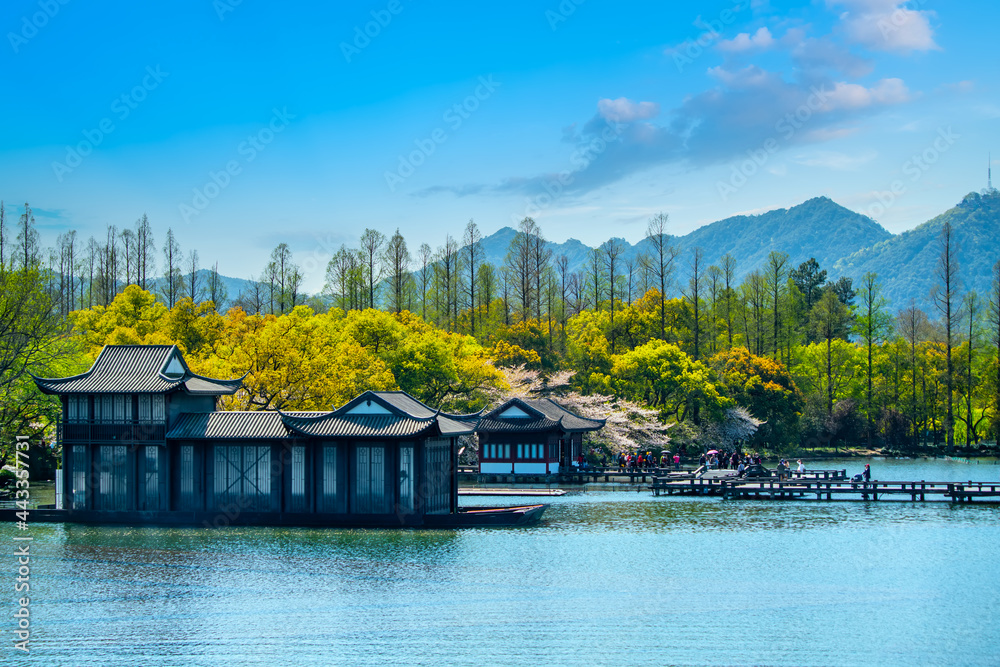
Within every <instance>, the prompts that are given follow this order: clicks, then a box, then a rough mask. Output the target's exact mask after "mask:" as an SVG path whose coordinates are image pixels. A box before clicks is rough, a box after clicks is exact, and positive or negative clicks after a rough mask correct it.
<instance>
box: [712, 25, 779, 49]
mask: <svg viewBox="0 0 1000 667" xmlns="http://www.w3.org/2000/svg"><path fill="white" fill-rule="evenodd" d="M774 45H775V41H774V36H773V35H771V31H770V30H768V29H767V28H759V29H758V30H757V32H755V33H754V34H753V35H751V34H750V33H748V32H741V33H740V34H738V35H736V37H734V38H732V39H724V40H722V41H721V42H719V50H720V51H725V52H727V53H744V52H747V51H766V50H767V49H769V48H771V47H773V46H774Z"/></svg>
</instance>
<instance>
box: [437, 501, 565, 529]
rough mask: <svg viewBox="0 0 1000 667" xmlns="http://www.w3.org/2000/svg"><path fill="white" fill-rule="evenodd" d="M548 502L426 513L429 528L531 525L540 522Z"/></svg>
mask: <svg viewBox="0 0 1000 667" xmlns="http://www.w3.org/2000/svg"><path fill="white" fill-rule="evenodd" d="M547 507H548V505H547V504H542V505H523V506H521V507H465V508H460V509H459V510H458V512H456V513H455V514H426V515H424V526H426V527H427V528H481V527H489V526H531V525H534V524H536V523H538V520H539V519H541V518H542V514H543V513H544V512H545V510H546V508H547Z"/></svg>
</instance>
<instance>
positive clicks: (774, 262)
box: [764, 250, 788, 359]
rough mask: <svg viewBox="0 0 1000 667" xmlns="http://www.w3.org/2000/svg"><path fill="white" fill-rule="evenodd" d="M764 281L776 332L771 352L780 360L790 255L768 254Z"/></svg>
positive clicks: (773, 334) (773, 335)
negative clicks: (782, 305)
mask: <svg viewBox="0 0 1000 667" xmlns="http://www.w3.org/2000/svg"><path fill="white" fill-rule="evenodd" d="M764 280H765V281H766V282H767V290H768V292H769V293H770V296H771V311H772V315H773V322H774V330H773V331H772V332H771V341H772V346H771V352H772V354H773V356H774V358H775V359H778V336H779V335H780V333H781V300H782V298H783V297H784V296H785V293H786V292H787V291H788V253H784V252H778V251H777V250H772V251H771V252H769V253H768V254H767V264H766V265H765V267H764Z"/></svg>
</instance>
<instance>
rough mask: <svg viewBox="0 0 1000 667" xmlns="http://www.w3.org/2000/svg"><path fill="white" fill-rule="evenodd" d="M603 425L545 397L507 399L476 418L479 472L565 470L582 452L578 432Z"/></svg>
mask: <svg viewBox="0 0 1000 667" xmlns="http://www.w3.org/2000/svg"><path fill="white" fill-rule="evenodd" d="M603 426H604V420H603V419H588V418H587V417H581V416H580V415H578V414H576V413H574V412H571V411H569V410H567V409H566V408H564V407H563V406H561V405H559V404H558V403H556V402H555V401H553V400H552V399H550V398H512V399H510V400H509V401H507V402H506V403H504V404H503V405H501V406H499V407H498V408H496V409H494V410H492V411H491V412H488V413H486V414H485V415H483V416H482V418H481V419H480V420H479V424H478V426H477V427H476V433H477V434H478V435H479V472H480V473H482V474H519V473H528V474H535V475H538V474H542V475H544V474H550V473H558V472H560V471H563V472H565V471H567V470H570V469H571V468H572V466H573V465H574V464H575V463H576V462H577V461H578V460H579V458H580V456H581V455H582V454H583V434H584V433H585V432H587V431H596V430H598V429H600V428H602V427H603Z"/></svg>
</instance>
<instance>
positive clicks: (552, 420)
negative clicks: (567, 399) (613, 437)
mask: <svg viewBox="0 0 1000 667" xmlns="http://www.w3.org/2000/svg"><path fill="white" fill-rule="evenodd" d="M511 407H517V408H520V409H521V410H523V411H524V412H525V413H527V414H528V415H529V416H528V417H520V418H518V417H501V416H500V415H501V414H503V413H504V412H506V411H507V410H508V409H509V408H511ZM604 421H605V420H603V419H588V418H587V417H581V416H580V415H578V414H576V413H575V412H570V411H569V410H567V409H566V408H564V407H563V406H561V405H559V404H558V403H556V402H555V401H553V400H552V399H550V398H512V399H510V400H509V401H507V402H506V403H504V404H503V405H501V406H500V407H498V408H495V409H493V410H491V411H490V412H488V413H486V414H485V415H483V417H482V419H480V420H479V426H477V427H476V431H478V432H481V433H518V432H528V431H549V430H555V429H559V430H562V431H565V432H567V433H571V432H580V431H596V430H597V429H599V428H601V427H602V426H604Z"/></svg>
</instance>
